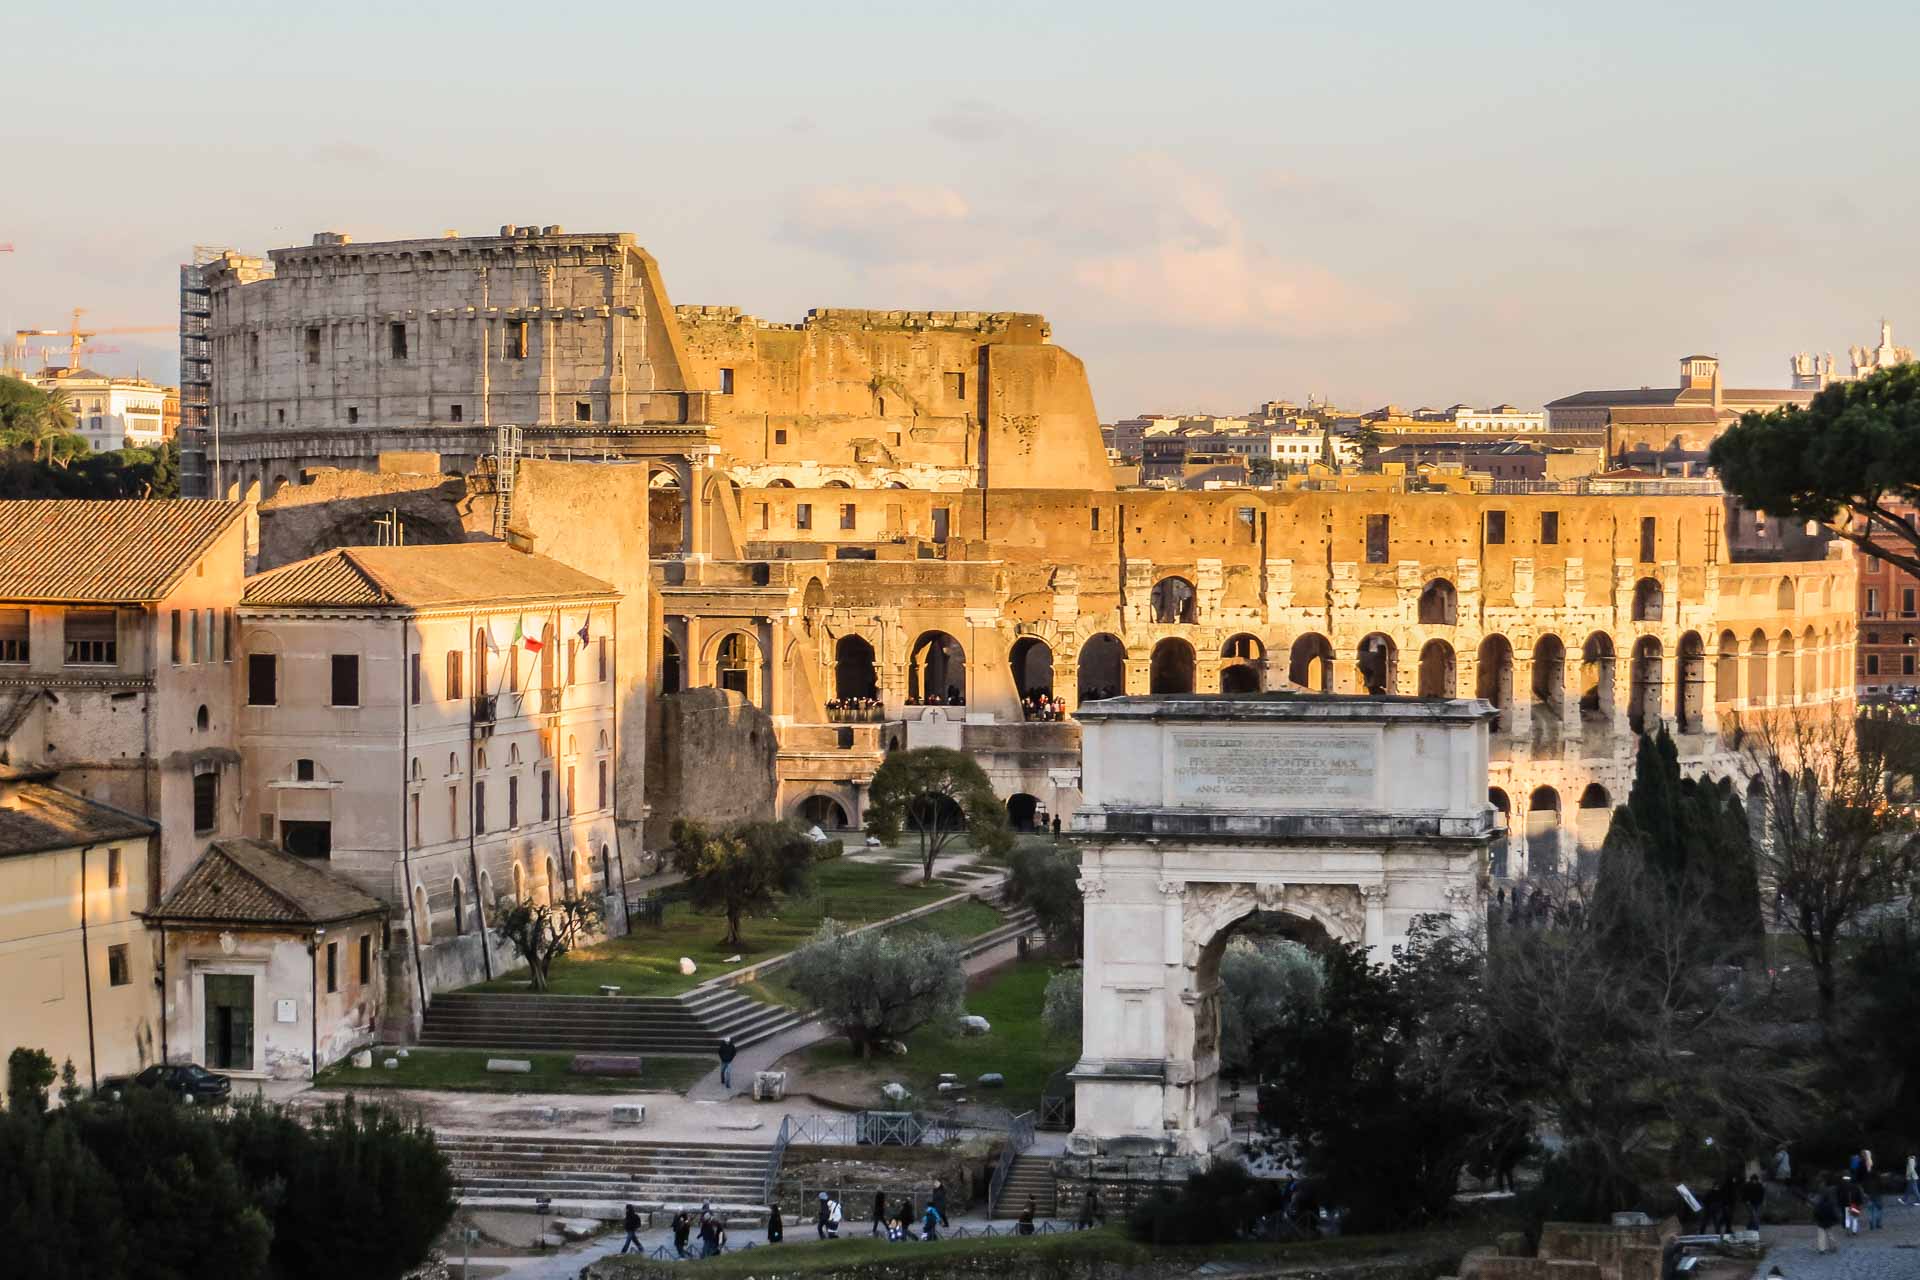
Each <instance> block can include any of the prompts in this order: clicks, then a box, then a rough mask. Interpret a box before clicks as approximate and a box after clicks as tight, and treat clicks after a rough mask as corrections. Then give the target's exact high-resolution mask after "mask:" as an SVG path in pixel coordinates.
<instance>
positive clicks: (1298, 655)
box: [1287, 632, 1333, 693]
mask: <svg viewBox="0 0 1920 1280" xmlns="http://www.w3.org/2000/svg"><path fill="white" fill-rule="evenodd" d="M1287 679H1288V681H1290V682H1291V683H1292V684H1293V685H1295V686H1296V687H1298V688H1301V689H1306V690H1308V691H1309V692H1312V693H1332V692H1333V646H1332V645H1331V644H1329V643H1328V642H1327V638H1326V637H1325V636H1323V635H1318V634H1315V633H1313V632H1309V633H1308V634H1306V635H1304V636H1301V637H1300V638H1299V639H1297V640H1295V641H1294V642H1293V648H1292V649H1291V650H1289V651H1288V653H1287Z"/></svg>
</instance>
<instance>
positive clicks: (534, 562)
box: [241, 542, 618, 608]
mask: <svg viewBox="0 0 1920 1280" xmlns="http://www.w3.org/2000/svg"><path fill="white" fill-rule="evenodd" d="M616 594H618V593H617V592H615V591H614V589H613V588H612V587H611V586H609V585H608V584H606V583H604V582H602V581H600V579H598V578H593V577H589V576H588V575H586V574H584V573H581V572H580V571H579V570H577V569H570V568H568V567H567V566H566V565H564V564H561V563H560V562H559V561H558V560H552V559H549V558H548V557H546V556H537V555H528V554H526V553H524V552H520V551H515V550H514V549H513V548H512V547H509V546H508V545H507V544H506V543H504V542H456V543H452V544H449V545H447V546H420V547H342V548H340V549H338V550H335V551H328V552H325V553H323V554H321V555H317V556H313V557H311V558H309V559H306V560H300V561H296V562H295V563H293V564H290V565H287V566H285V567H284V568H280V569H274V570H271V571H269V572H267V573H263V574H260V575H259V576H258V577H254V578H249V579H248V580H247V588H246V593H245V594H244V595H243V596H242V597H241V601H242V603H244V604H249V605H259V606H321V607H325V606H332V607H337V608H350V607H354V606H360V607H368V606H380V605H401V606H407V607H412V608H434V607H441V606H446V605H462V604H478V605H485V604H513V603H519V602H532V601H537V600H572V599H578V598H581V597H585V596H606V597H612V596H614V595H616Z"/></svg>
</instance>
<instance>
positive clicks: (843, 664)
mask: <svg viewBox="0 0 1920 1280" xmlns="http://www.w3.org/2000/svg"><path fill="white" fill-rule="evenodd" d="M833 696H834V697H836V698H839V699H841V700H842V701H847V700H849V699H854V698H877V697H879V696H880V681H879V678H878V677H877V676H876V675H875V673H874V668H873V645H871V644H870V643H868V642H867V638H866V637H865V636H852V635H848V636H841V637H840V638H839V639H838V640H836V641H834V644H833Z"/></svg>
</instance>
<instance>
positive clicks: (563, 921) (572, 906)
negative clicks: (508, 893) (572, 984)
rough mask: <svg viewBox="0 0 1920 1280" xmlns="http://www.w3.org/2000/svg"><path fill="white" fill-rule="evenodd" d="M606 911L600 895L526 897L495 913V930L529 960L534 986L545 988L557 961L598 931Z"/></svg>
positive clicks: (528, 972)
mask: <svg viewBox="0 0 1920 1280" xmlns="http://www.w3.org/2000/svg"><path fill="white" fill-rule="evenodd" d="M602 914H603V908H602V907H601V905H600V901H599V899H597V898H590V897H581V896H578V895H575V894H568V895H566V896H565V897H563V898H560V899H558V900H557V901H554V902H535V901H534V900H533V899H531V898H523V899H521V900H520V901H518V902H512V903H508V904H507V905H506V906H504V907H501V908H499V909H497V910H496V911H495V912H494V916H493V931H494V932H495V933H496V934H498V935H499V936H500V937H501V939H503V940H504V941H506V942H507V943H508V944H510V945H511V946H512V947H513V949H514V950H515V951H517V952H519V953H520V958H521V959H523V960H525V961H526V962H527V977H528V978H530V979H532V981H533V989H534V990H535V991H545V990H546V989H547V975H548V973H549V972H551V971H552V969H553V962H554V961H555V960H558V959H559V958H560V957H561V956H563V955H565V954H567V952H569V951H571V950H573V949H574V948H575V947H577V946H579V945H580V943H581V942H583V941H584V940H585V939H587V938H588V937H590V936H592V935H593V934H594V933H596V932H598V931H599V929H600V923H601V916H602Z"/></svg>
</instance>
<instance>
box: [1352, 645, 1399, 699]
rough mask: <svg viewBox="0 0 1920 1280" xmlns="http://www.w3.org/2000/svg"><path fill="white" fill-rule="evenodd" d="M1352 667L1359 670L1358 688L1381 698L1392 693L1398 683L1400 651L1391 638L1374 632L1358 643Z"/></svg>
mask: <svg viewBox="0 0 1920 1280" xmlns="http://www.w3.org/2000/svg"><path fill="white" fill-rule="evenodd" d="M1354 665H1355V666H1356V667H1358V668H1359V673H1360V688H1361V689H1362V690H1363V691H1365V692H1366V693H1369V694H1371V695H1373V696H1374V697H1382V696H1384V695H1386V694H1389V693H1392V692H1393V691H1394V688H1395V686H1396V685H1397V684H1398V682H1399V667H1400V650H1399V648H1398V647H1397V646H1395V644H1394V643H1393V638H1392V637H1391V636H1385V635H1382V634H1380V633H1379V632H1377V631H1376V632H1374V633H1373V634H1372V635H1370V636H1367V637H1366V638H1365V639H1363V640H1361V641H1360V647H1359V648H1358V649H1357V650H1356V651H1355V653H1354Z"/></svg>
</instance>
